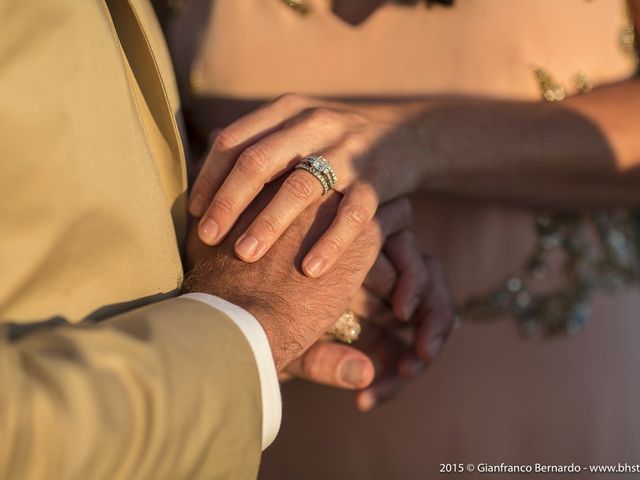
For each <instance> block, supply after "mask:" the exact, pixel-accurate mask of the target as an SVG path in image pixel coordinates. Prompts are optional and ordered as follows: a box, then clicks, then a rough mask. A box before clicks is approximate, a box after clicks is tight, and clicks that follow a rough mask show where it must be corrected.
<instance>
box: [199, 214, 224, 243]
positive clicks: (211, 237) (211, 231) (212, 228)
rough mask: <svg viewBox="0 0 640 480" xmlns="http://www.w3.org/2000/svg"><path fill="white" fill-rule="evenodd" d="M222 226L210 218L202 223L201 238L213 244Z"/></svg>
mask: <svg viewBox="0 0 640 480" xmlns="http://www.w3.org/2000/svg"><path fill="white" fill-rule="evenodd" d="M219 230H220V228H219V227H218V224H217V223H216V222H215V220H212V219H210V218H208V219H207V220H205V221H204V222H202V224H201V225H200V239H201V240H202V241H203V242H204V243H206V244H207V245H213V242H215V240H216V237H217V236H218V231H219Z"/></svg>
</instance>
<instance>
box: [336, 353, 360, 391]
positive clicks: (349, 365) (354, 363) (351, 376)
mask: <svg viewBox="0 0 640 480" xmlns="http://www.w3.org/2000/svg"><path fill="white" fill-rule="evenodd" d="M365 368H366V364H365V362H363V361H362V360H359V359H356V358H351V359H349V360H347V361H346V362H344V363H343V364H342V366H341V367H340V378H341V379H342V380H343V381H344V382H346V383H348V384H350V385H352V386H354V387H359V386H361V385H362V382H363V381H364V379H365V378H364V376H365V372H364V370H365Z"/></svg>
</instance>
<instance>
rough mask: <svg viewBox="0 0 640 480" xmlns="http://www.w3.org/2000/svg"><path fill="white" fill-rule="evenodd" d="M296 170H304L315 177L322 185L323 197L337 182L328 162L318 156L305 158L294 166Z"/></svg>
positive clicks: (336, 177)
mask: <svg viewBox="0 0 640 480" xmlns="http://www.w3.org/2000/svg"><path fill="white" fill-rule="evenodd" d="M296 168H297V169H298V168H300V169H302V170H306V171H307V172H309V173H310V174H311V175H313V176H314V177H316V179H317V180H318V181H319V182H320V184H321V185H322V190H323V193H322V194H323V195H325V194H326V193H327V192H328V191H329V190H331V189H332V188H333V187H334V186H335V184H336V182H337V181H338V176H337V175H336V172H335V170H334V169H333V167H332V166H331V163H329V160H327V159H326V158H324V157H322V156H320V155H309V156H308V157H305V158H304V160H302V161H301V162H300V163H298V165H296Z"/></svg>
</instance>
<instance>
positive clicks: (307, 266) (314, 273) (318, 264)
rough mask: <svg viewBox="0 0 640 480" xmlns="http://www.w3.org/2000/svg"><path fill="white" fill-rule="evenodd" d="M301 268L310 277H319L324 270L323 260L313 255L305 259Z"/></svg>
mask: <svg viewBox="0 0 640 480" xmlns="http://www.w3.org/2000/svg"><path fill="white" fill-rule="evenodd" d="M302 268H304V271H305V272H306V273H307V275H309V276H310V277H319V276H320V275H322V273H323V272H324V268H325V261H324V260H323V259H322V258H320V257H315V256H314V257H311V258H308V259H307V260H305V262H304V265H303V266H302Z"/></svg>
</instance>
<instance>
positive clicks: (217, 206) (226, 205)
mask: <svg viewBox="0 0 640 480" xmlns="http://www.w3.org/2000/svg"><path fill="white" fill-rule="evenodd" d="M234 205H235V204H234V202H233V200H232V199H231V198H229V197H226V196H222V197H216V198H214V199H213V201H212V202H211V210H212V211H213V210H215V211H216V212H218V213H220V214H222V215H224V216H229V215H231V214H233V212H234V211H235V208H234Z"/></svg>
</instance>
